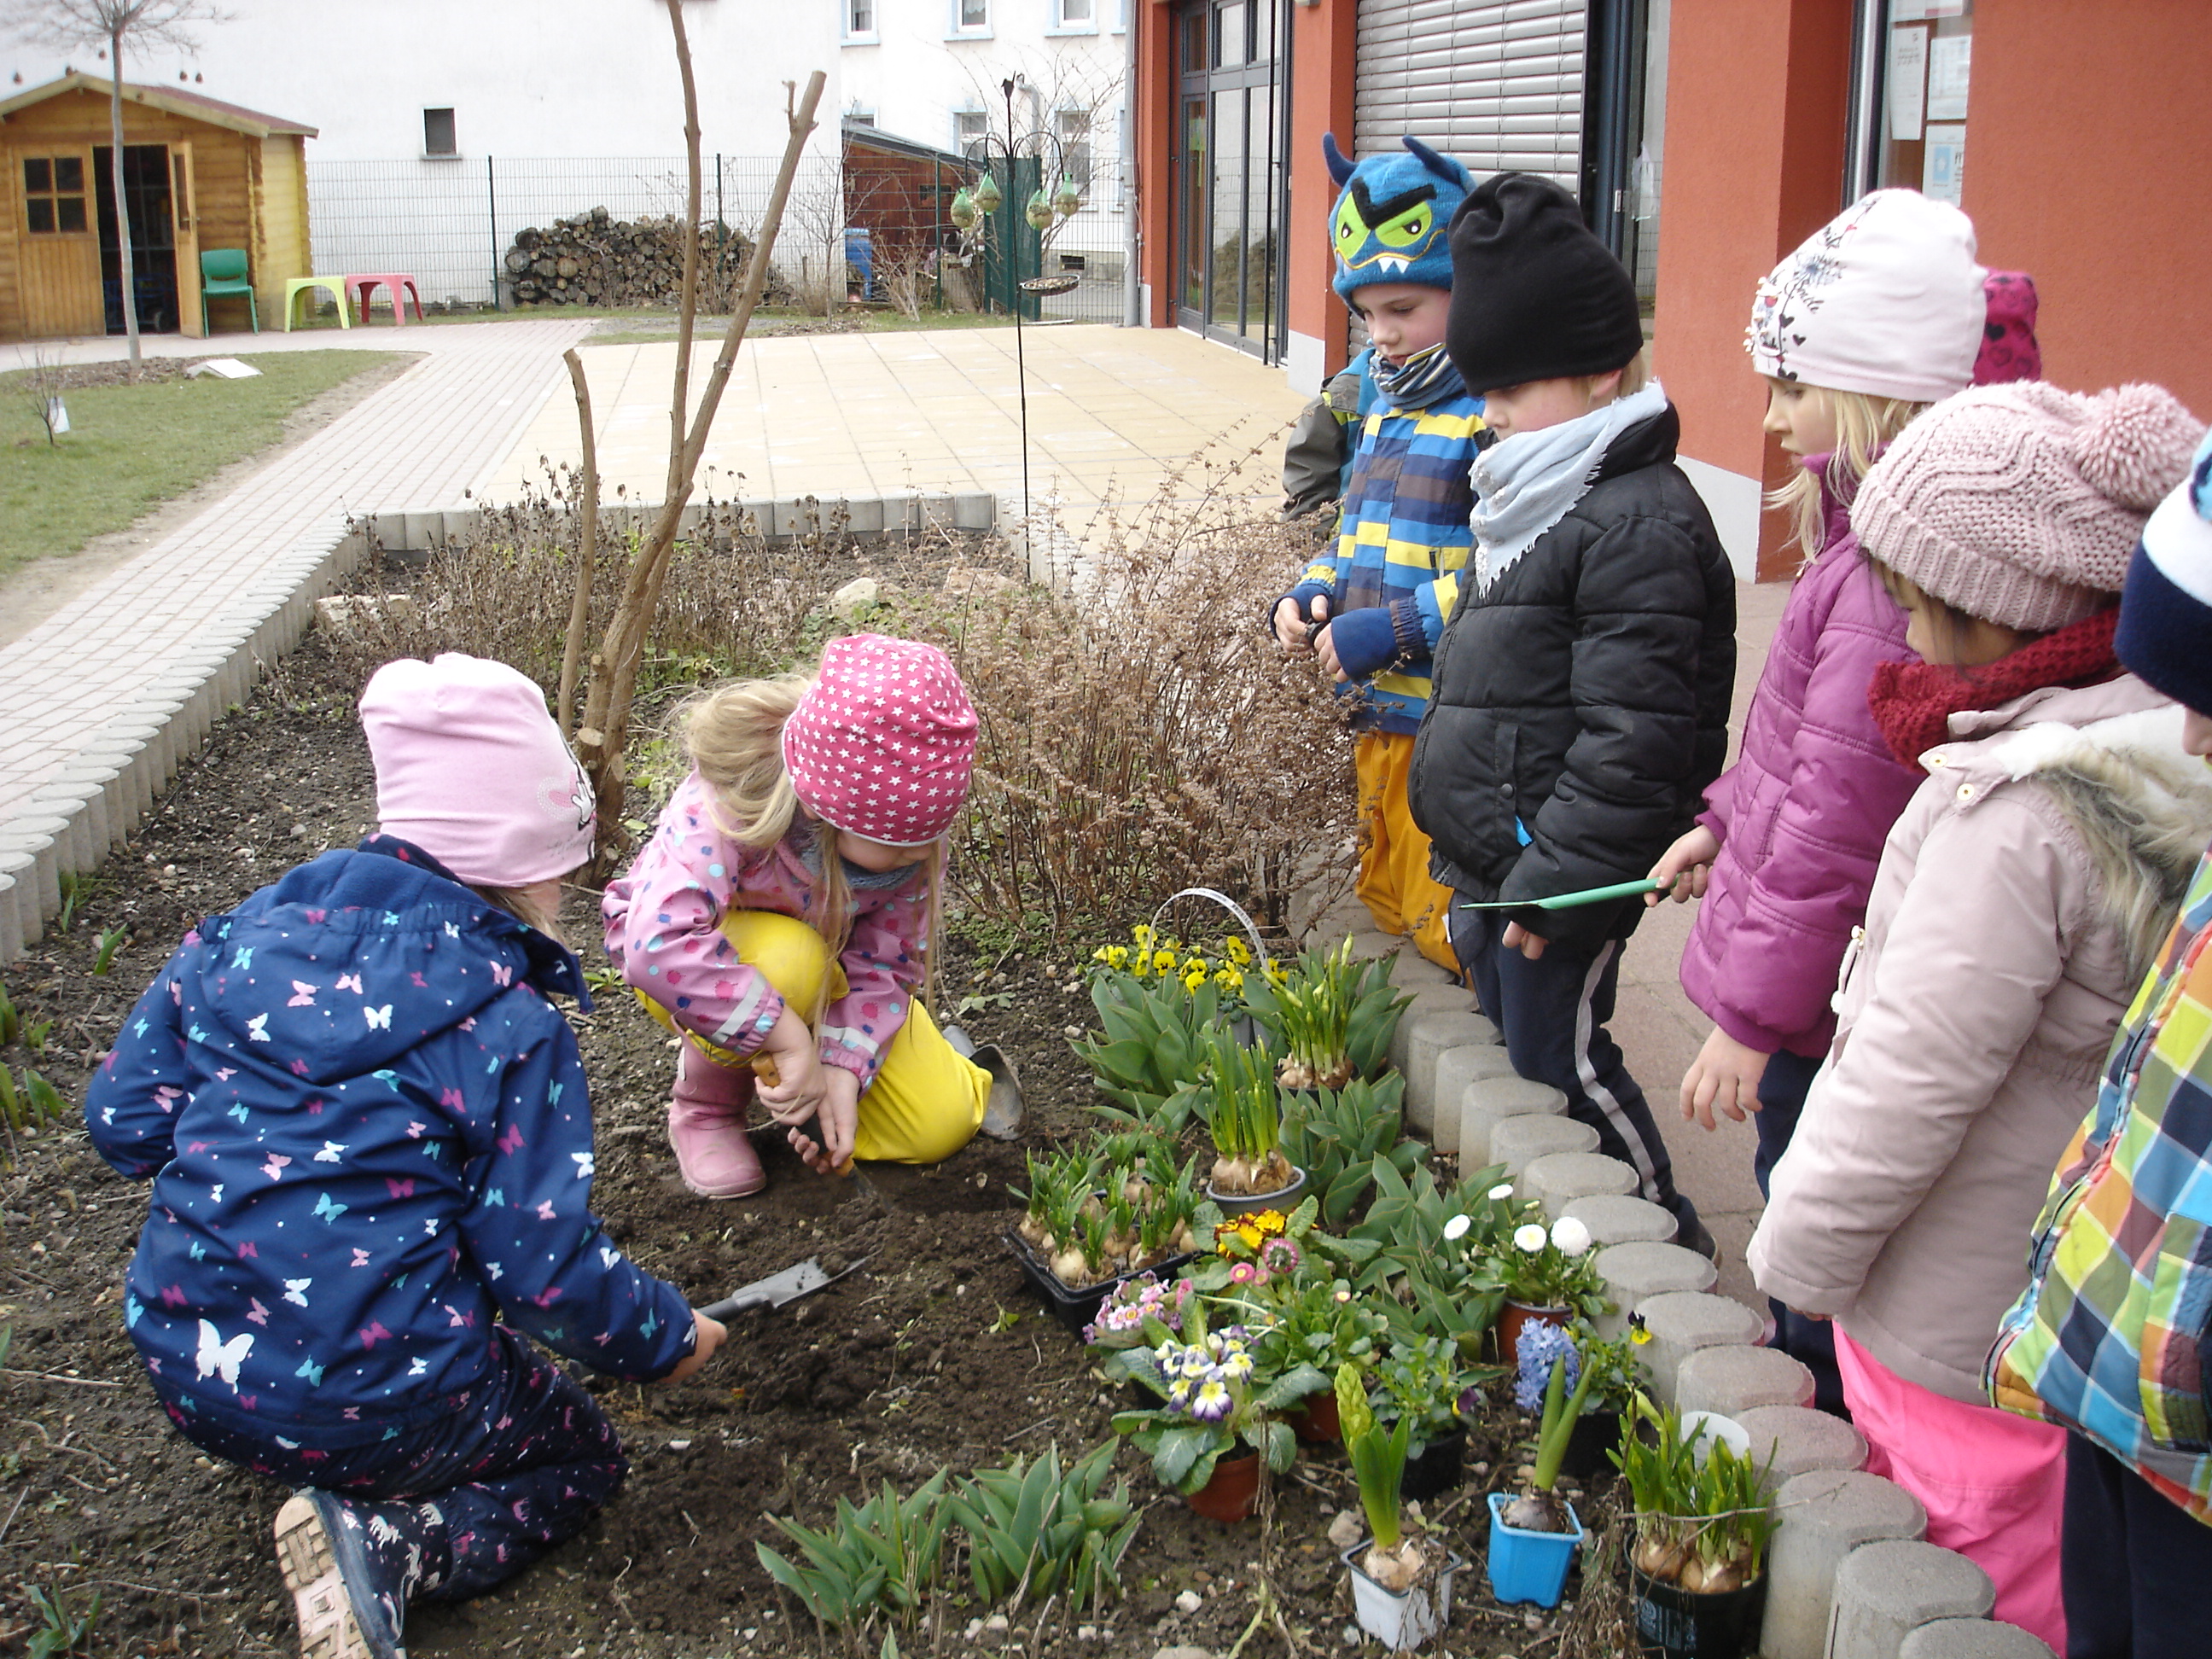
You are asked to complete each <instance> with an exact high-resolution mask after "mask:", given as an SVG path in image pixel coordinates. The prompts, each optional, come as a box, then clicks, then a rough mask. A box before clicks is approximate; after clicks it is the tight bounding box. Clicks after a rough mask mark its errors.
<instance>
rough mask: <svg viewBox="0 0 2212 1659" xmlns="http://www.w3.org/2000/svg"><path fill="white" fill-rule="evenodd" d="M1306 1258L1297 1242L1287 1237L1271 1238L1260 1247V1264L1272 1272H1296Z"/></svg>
mask: <svg viewBox="0 0 2212 1659" xmlns="http://www.w3.org/2000/svg"><path fill="white" fill-rule="evenodd" d="M1304 1260H1305V1257H1304V1255H1303V1254H1302V1253H1301V1252H1300V1251H1299V1249H1298V1247H1297V1244H1295V1243H1292V1242H1291V1240H1290V1239H1287V1238H1271V1239H1269V1240H1268V1241H1267V1243H1264V1244H1262V1245H1261V1247H1260V1265H1261V1267H1265V1268H1266V1269H1267V1271H1268V1272H1269V1273H1296V1272H1297V1267H1298V1264H1299V1263H1300V1262H1301V1261H1304Z"/></svg>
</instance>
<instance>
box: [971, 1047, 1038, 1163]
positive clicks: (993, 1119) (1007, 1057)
mask: <svg viewBox="0 0 2212 1659" xmlns="http://www.w3.org/2000/svg"><path fill="white" fill-rule="evenodd" d="M968 1058H969V1060H970V1061H971V1062H972V1063H973V1064H975V1065H977V1066H981V1067H982V1068H983V1069H984V1070H985V1071H986V1072H988V1073H990V1074H991V1093H990V1097H989V1098H988V1099H987V1101H986V1102H985V1103H984V1105H983V1121H982V1124H981V1128H982V1131H983V1133H985V1134H987V1135H988V1136H990V1137H991V1139H994V1140H1012V1139H1013V1138H1014V1137H1015V1136H1016V1135H1018V1134H1019V1133H1021V1132H1022V1119H1023V1117H1024V1115H1025V1113H1024V1109H1023V1107H1022V1079H1021V1077H1020V1074H1019V1073H1017V1072H1016V1071H1015V1070H1014V1060H1013V1056H1012V1055H1011V1054H1008V1053H1007V1052H1006V1050H1005V1049H1003V1048H1000V1047H999V1045H998V1044H997V1043H995V1042H987V1043H985V1044H984V1045H983V1046H982V1047H981V1048H978V1049H977V1050H976V1051H975V1053H974V1054H970V1055H969V1057H968Z"/></svg>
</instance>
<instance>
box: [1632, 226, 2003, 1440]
mask: <svg viewBox="0 0 2212 1659" xmlns="http://www.w3.org/2000/svg"><path fill="white" fill-rule="evenodd" d="M1986 274H1987V273H1985V272H1984V270H1982V268H1981V267H1980V266H1979V265H1978V264H1975V263H1974V228H1973V226H1972V224H1971V223H1970V222H1968V221H1967V218H1966V215H1965V214H1963V213H1961V212H1960V211H1959V210H1958V209H1956V208H1954V207H1952V206H1950V205H1949V204H1947V203H1943V202H1936V201H1930V200H1929V198H1928V197H1924V196H1923V195H1921V194H1920V193H1919V192H1918V191H1911V190H1882V191H1875V193H1874V194H1872V195H1870V196H1869V197H1865V198H1864V199H1863V200H1862V201H1860V202H1858V203H1857V204H1854V205H1853V206H1851V207H1850V208H1849V209H1848V210H1845V211H1844V213H1843V214H1841V215H1840V216H1838V217H1837V219H1836V220H1835V221H1834V222H1832V224H1829V225H1828V226H1826V228H1823V229H1821V230H1820V231H1819V232H1818V233H1816V234H1814V235H1813V236H1811V237H1808V239H1807V240H1806V241H1805V243H1804V245H1803V246H1801V247H1799V248H1798V249H1797V250H1796V252H1794V253H1792V254H1791V255H1790V257H1789V258H1786V259H1784V261H1783V262H1782V263H1781V264H1778V265H1777V266H1776V267H1775V268H1774V270H1773V272H1772V273H1771V275H1769V276H1767V278H1766V279H1765V281H1764V282H1762V283H1759V293H1758V295H1757V297H1756V299H1755V300H1754V301H1753V306H1752V317H1751V326H1750V328H1749V330H1748V331H1747V337H1746V341H1745V344H1746V347H1747V349H1748V350H1749V351H1750V353H1751V358H1752V367H1753V368H1754V369H1755V370H1756V371H1757V372H1758V373H1759V374H1763V375H1764V376H1765V377H1766V380H1767V385H1768V387H1769V393H1768V404H1767V414H1766V430H1767V431H1769V432H1771V433H1772V434H1774V435H1776V436H1777V437H1778V438H1779V439H1780V440H1781V443H1782V447H1783V448H1784V450H1786V451H1788V452H1789V453H1790V454H1792V455H1794V456H1796V458H1797V462H1798V467H1797V471H1796V475H1795V476H1794V477H1792V479H1791V481H1790V483H1789V484H1787V485H1785V486H1784V488H1783V489H1780V490H1778V491H1777V492H1776V493H1775V495H1774V497H1773V500H1772V503H1771V504H1772V505H1773V506H1775V507H1780V508H1782V509H1784V510H1785V511H1787V512H1788V513H1790V515H1791V518H1792V520H1793V521H1794V527H1795V529H1796V532H1797V533H1796V539H1797V544H1798V546H1799V547H1800V548H1801V549H1802V550H1803V551H1804V553H1805V555H1806V563H1805V566H1804V568H1803V569H1802V571H1801V572H1800V573H1799V574H1798V577H1797V580H1796V585H1795V586H1793V587H1792V588H1791V589H1790V599H1789V602H1788V604H1787V605H1784V607H1783V611H1782V618H1781V621H1780V623H1779V624H1778V626H1777V628H1776V629H1775V635H1774V641H1773V645H1772V647H1771V650H1770V651H1769V652H1768V654H1767V659H1766V666H1765V671H1763V672H1762V673H1761V675H1760V677H1759V689H1758V690H1757V692H1756V693H1754V694H1753V697H1752V700H1751V706H1750V709H1749V711H1748V713H1747V714H1746V716H1745V720H1744V731H1743V746H1742V750H1741V754H1740V755H1739V757H1738V758H1737V760H1736V763H1735V765H1734V766H1733V767H1731V768H1729V770H1728V771H1727V772H1725V773H1723V775H1721V777H1720V780H1719V781H1717V782H1716V783H1715V784H1714V785H1713V787H1712V788H1711V790H1710V791H1708V792H1707V794H1706V807H1705V811H1704V813H1702V814H1701V815H1700V816H1699V819H1698V825H1697V828H1695V829H1692V830H1691V831H1690V832H1689V833H1688V834H1687V835H1685V836H1683V837H1682V838H1681V839H1680V840H1679V841H1677V842H1675V843H1674V845H1673V846H1672V847H1670V848H1668V849H1667V853H1666V855H1665V856H1664V857H1662V859H1661V860H1659V862H1658V863H1657V865H1656V866H1654V867H1653V869H1652V871H1651V875H1652V878H1653V879H1655V880H1657V881H1661V882H1665V883H1668V884H1671V885H1672V888H1673V896H1674V898H1675V899H1676V900H1677V901H1678V902H1679V901H1681V900H1686V899H1689V898H1692V897H1693V896H1699V895H1702V896H1703V899H1704V903H1703V905H1702V907H1701V908H1700V909H1699V914H1698V918H1697V921H1696V923H1695V924H1694V925H1693V926H1692V928H1691V930H1690V939H1689V943H1688V945H1687V946H1686V949H1685V950H1684V951H1683V953H1682V969H1681V977H1682V988H1683V990H1684V991H1685V992H1686V994H1688V996H1689V999H1690V1000H1691V1001H1692V1002H1693V1003H1695V1004H1696V1005H1697V1006H1698V1007H1699V1010H1700V1011H1701V1012H1704V1013H1705V1016H1706V1017H1707V1018H1709V1019H1711V1021H1712V1022H1713V1029H1712V1032H1711V1035H1710V1036H1708V1037H1707V1038H1706V1039H1705V1047H1704V1048H1703V1049H1702V1050H1700V1052H1699V1055H1698V1058H1697V1060H1695V1061H1694V1062H1693V1063H1692V1065H1691V1066H1690V1069H1689V1071H1688V1073H1686V1075H1685V1076H1684V1077H1683V1079H1682V1088H1681V1109H1682V1115H1683V1116H1684V1117H1686V1118H1692V1119H1694V1120H1695V1121H1697V1122H1699V1123H1700V1124H1702V1125H1704V1127H1706V1128H1707V1129H1711V1127H1713V1114H1714V1113H1715V1112H1720V1113H1723V1114H1724V1115H1727V1116H1729V1117H1731V1118H1734V1119H1735V1120H1736V1121H1739V1122H1741V1121H1742V1119H1743V1117H1744V1115H1745V1114H1746V1113H1747V1112H1753V1113H1756V1114H1758V1115H1757V1117H1756V1119H1755V1120H1754V1121H1755V1122H1756V1123H1757V1126H1758V1133H1759V1147H1758V1152H1757V1153H1756V1155H1755V1157H1754V1158H1753V1172H1754V1173H1755V1174H1756V1176H1757V1177H1758V1180H1759V1190H1760V1191H1761V1192H1762V1193H1763V1192H1765V1190H1766V1184H1767V1175H1768V1171H1769V1170H1771V1168H1772V1167H1773V1164H1774V1162H1775V1160H1776V1159H1777V1158H1780V1157H1781V1155H1782V1152H1783V1149H1784V1147H1786V1146H1789V1144H1790V1132H1791V1130H1792V1129H1794V1128H1795V1127H1796V1122H1797V1115H1798V1113H1799V1112H1800V1111H1801V1110H1802V1109H1803V1106H1804V1103H1805V1091H1806V1090H1807V1089H1808V1088H1809V1087H1810V1086H1811V1085H1812V1081H1813V1074H1814V1073H1815V1072H1816V1071H1818V1070H1819V1069H1820V1061H1821V1060H1822V1059H1823V1058H1824V1057H1825V1056H1826V1054H1827V1052H1828V1041H1829V1038H1830V1037H1831V1036H1832V1035H1833V1034H1834V1032H1835V1029H1836V1021H1835V1015H1834V1013H1833V1012H1832V1011H1831V1010H1830V1008H1829V1006H1828V999H1829V996H1830V994H1832V992H1833V991H1834V989H1835V985H1836V969H1837V965H1838V963H1841V962H1842V961H1843V958H1844V946H1845V945H1846V944H1847V943H1849V941H1850V935H1851V930H1852V929H1853V928H1855V927H1857V926H1858V925H1859V923H1860V922H1861V921H1863V920H1864V919H1865V916H1866V902H1867V892H1868V890H1869V888H1871V887H1872V886H1873V885H1874V872H1875V865H1876V864H1877V863H1878V862H1879V861H1880V860H1881V844H1882V841H1883V838H1884V837H1885V836H1887V835H1888V834H1889V827H1890V825H1891V824H1893V823H1895V822H1896V821H1897V815H1898V814H1899V812H1901V811H1904V810H1905V801H1906V799H1908V798H1909V797H1910V796H1911V793H1912V791H1913V788H1914V787H1915V786H1916V785H1917V783H1918V782H1919V781H1920V776H1921V775H1920V773H1919V771H1918V770H1917V769H1916V768H1914V767H1911V766H1910V765H1908V764H1905V763H1899V760H1898V759H1897V757H1895V756H1893V755H1892V754H1891V753H1890V751H1889V745H1888V744H1887V743H1885V742H1884V741H1883V740H1882V735H1881V729H1880V728H1879V727H1878V726H1876V725H1875V717H1874V712H1873V710H1872V709H1871V708H1869V705H1868V702H1867V686H1868V684H1869V683H1870V682H1871V681H1872V680H1873V678H1874V674H1875V669H1876V668H1877V667H1879V666H1880V665H1882V664H1883V663H1887V662H1898V661H1904V660H1909V659H1911V654H1912V653H1911V651H1910V650H1909V649H1908V648H1907V647H1906V646H1905V612H1904V611H1902V610H1900V609H1899V607H1898V604H1897V602H1896V600H1894V599H1891V598H1890V596H1889V594H1888V592H1887V591H1886V590H1885V589H1884V588H1883V586H1882V585H1881V580H1880V578H1879V577H1877V576H1876V575H1875V572H1874V570H1873V569H1872V568H1871V567H1869V565H1868V563H1867V562H1866V560H1865V559H1863V557H1861V556H1860V554H1859V547H1858V539H1857V538H1856V537H1855V536H1853V535H1852V534H1851V530H1850V516H1849V515H1850V504H1851V501H1852V499H1853V498H1854V497H1855V496H1856V495H1857V494H1858V487H1859V481H1860V480H1861V479H1862V478H1863V477H1865V476H1866V472H1867V469H1868V468H1869V466H1871V465H1873V464H1874V461H1875V457H1877V456H1878V455H1880V453H1881V451H1882V450H1883V449H1884V448H1886V447H1887V446H1888V445H1889V443H1890V441H1892V440H1893V439H1894V438H1895V437H1896V436H1897V435H1898V434H1899V432H1901V431H1903V430H1904V429H1905V423H1906V422H1909V421H1911V419H1912V418H1913V417H1914V416H1916V415H1917V414H1919V413H1920V412H1921V411H1922V410H1924V409H1926V408H1927V407H1928V405H1929V404H1931V403H1934V402H1936V400H1937V399H1939V398H1948V397H1949V396H1950V395H1951V394H1952V393H1953V392H1958V391H1960V390H1961V389H1963V388H1964V387H1965V386H1966V385H1967V384H1968V382H1969V380H1970V379H1974V378H1977V371H1978V361H1979V355H1980V354H1982V349H1983V348H1984V344H1985V341H1984V323H1985V321H1986V320H1987V319H1988V317H1989V314H1990V307H1988V306H1987V305H1985V302H1984V276H1985V275H1986ZM2013 291H2014V290H2012V289H2009V288H2008V289H2007V290H2006V292H2008V293H2010V292H2013ZM2027 293H2028V294H2029V295H2033V289H2027ZM1999 338H2000V339H2001V340H2008V339H2009V337H2008V335H2007V334H2006V333H2005V331H2002V330H2000V331H1999ZM2027 340H2028V343H2030V345H2031V346H2032V344H2033V335H2032V334H2030V335H2028V336H2027ZM2025 371H2027V364H2026V362H2023V361H2021V357H2020V356H2019V355H2018V354H2016V353H2008V355H2007V356H2006V358H2005V361H2004V363H2003V366H2002V378H2003V379H2007V380H2015V379H2021V378H2026V372H2025ZM1685 873H1687V875H1688V877H1689V879H1688V880H1686V881H1684V880H1680V879H1678V878H1680V877H1681V876H1682V875H1684V874H1685ZM1659 899H1660V895H1658V894H1654V895H1653V896H1652V897H1651V900H1650V902H1652V903H1655V904H1656V903H1657V902H1659ZM1774 1316H1775V1325H1776V1330H1775V1337H1774V1346H1777V1347H1779V1348H1781V1349H1783V1350H1784V1352H1788V1353H1790V1354H1792V1355H1794V1356H1795V1357H1796V1358H1799V1359H1801V1360H1802V1361H1804V1362H1805V1364H1807V1365H1808V1366H1809V1367H1810V1368H1811V1370H1812V1371H1813V1376H1814V1384H1815V1390H1816V1393H1815V1398H1816V1401H1817V1402H1818V1403H1819V1404H1820V1406H1821V1407H1823V1408H1824V1409H1826V1410H1829V1411H1840V1410H1841V1409H1842V1408H1843V1387H1842V1383H1841V1382H1840V1380H1839V1379H1838V1376H1837V1375H1836V1361H1835V1351H1834V1348H1833V1346H1832V1343H1831V1342H1830V1340H1829V1333H1828V1328H1827V1326H1826V1324H1825V1323H1823V1322H1818V1321H1806V1320H1800V1319H1798V1318H1796V1316H1794V1315H1792V1314H1791V1313H1790V1310H1788V1309H1787V1308H1786V1307H1784V1305H1783V1304H1779V1303H1777V1304H1774Z"/></svg>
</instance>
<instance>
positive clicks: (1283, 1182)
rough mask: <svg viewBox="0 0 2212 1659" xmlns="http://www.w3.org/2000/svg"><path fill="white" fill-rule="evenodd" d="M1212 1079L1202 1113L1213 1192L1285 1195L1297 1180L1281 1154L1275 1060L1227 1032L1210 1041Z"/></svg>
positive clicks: (1203, 1093)
mask: <svg viewBox="0 0 2212 1659" xmlns="http://www.w3.org/2000/svg"><path fill="white" fill-rule="evenodd" d="M1206 1055H1207V1060H1208V1073H1209V1074H1208V1076H1207V1077H1206V1079H1205V1081H1204V1084H1203V1085H1202V1087H1201V1091H1200V1095H1199V1104H1198V1109H1199V1112H1200V1115H1202V1116H1203V1117H1204V1118H1205V1119H1206V1129H1207V1131H1208V1132H1209V1133H1211V1134H1212V1137H1213V1149H1214V1152H1216V1153H1217V1154H1218V1156H1217V1157H1216V1158H1214V1161H1213V1188H1214V1190H1215V1191H1216V1192H1218V1193H1223V1194H1236V1195H1240V1196H1241V1195H1249V1194H1260V1193H1275V1192H1280V1191H1281V1190H1282V1189H1283V1188H1285V1187H1287V1186H1289V1185H1290V1184H1291V1182H1292V1181H1294V1180H1296V1179H1297V1176H1295V1175H1294V1174H1293V1173H1292V1171H1291V1164H1290V1160H1289V1159H1288V1158H1285V1157H1284V1156H1283V1152H1282V1122H1283V1120H1282V1101H1281V1085H1279V1084H1278V1083H1277V1082H1276V1081H1275V1065H1274V1060H1273V1057H1272V1056H1271V1055H1269V1054H1268V1053H1267V1050H1266V1049H1265V1048H1261V1047H1258V1046H1257V1045H1254V1044H1247V1043H1241V1042H1236V1041H1235V1040H1233V1039H1232V1038H1231V1037H1230V1036H1228V1035H1227V1034H1226V1033H1225V1032H1222V1031H1218V1030H1217V1031H1214V1032H1212V1033H1210V1034H1209V1035H1208V1037H1207V1040H1206Z"/></svg>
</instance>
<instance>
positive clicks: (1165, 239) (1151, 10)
mask: <svg viewBox="0 0 2212 1659" xmlns="http://www.w3.org/2000/svg"><path fill="white" fill-rule="evenodd" d="M1175 22H1176V20H1175V13H1174V12H1173V11H1171V10H1170V9H1169V8H1168V7H1166V6H1164V5H1162V4H1158V3H1156V0H1133V3H1132V4H1131V5H1130V7H1129V27H1131V28H1133V29H1134V30H1135V31H1136V33H1137V51H1136V58H1137V85H1136V95H1135V97H1134V98H1133V100H1132V103H1133V111H1132V116H1133V119H1134V120H1135V122H1136V126H1137V136H1136V144H1135V149H1136V160H1137V222H1138V224H1139V227H1140V228H1141V233H1142V235H1143V237H1144V245H1143V246H1142V247H1140V248H1139V250H1138V254H1137V274H1138V278H1139V281H1141V282H1143V283H1146V284H1148V289H1149V292H1150V294H1151V296H1152V305H1151V307H1149V309H1148V310H1147V311H1146V316H1145V321H1146V325H1148V326H1150V327H1152V328H1166V327H1169V326H1170V325H1172V324H1173V323H1174V321H1175V284H1174V281H1173V274H1172V273H1171V272H1170V270H1169V269H1168V261H1169V259H1170V258H1171V257H1172V255H1173V247H1172V244H1173V242H1174V240H1175V239H1174V237H1173V235H1172V234H1170V225H1171V224H1172V223H1173V222H1174V216H1175V144H1176V131H1175V112H1176V102H1177V86H1176V82H1177V77H1176V59H1175V46H1176V31H1175Z"/></svg>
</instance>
